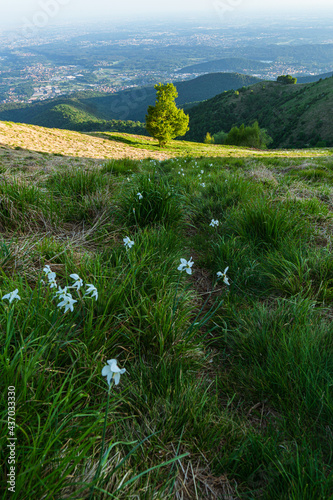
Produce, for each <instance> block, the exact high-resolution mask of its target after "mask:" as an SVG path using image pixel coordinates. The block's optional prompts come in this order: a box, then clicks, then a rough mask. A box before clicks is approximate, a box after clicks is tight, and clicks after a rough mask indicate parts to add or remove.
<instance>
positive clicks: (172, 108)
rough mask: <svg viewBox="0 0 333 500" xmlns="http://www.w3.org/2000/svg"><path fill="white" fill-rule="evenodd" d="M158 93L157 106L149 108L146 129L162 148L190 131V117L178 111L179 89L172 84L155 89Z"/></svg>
mask: <svg viewBox="0 0 333 500" xmlns="http://www.w3.org/2000/svg"><path fill="white" fill-rule="evenodd" d="M154 88H155V89H156V91H157V97H156V104H155V106H149V107H148V112H147V115H146V128H147V131H148V132H149V134H150V135H151V136H152V137H154V138H155V139H157V140H158V142H159V145H160V147H163V146H165V145H166V144H167V143H168V142H169V141H170V140H171V139H174V138H175V137H179V136H182V135H184V134H185V133H186V132H187V131H188V130H189V127H188V122H189V117H188V115H185V113H184V111H183V110H182V109H178V108H177V106H176V104H175V99H176V97H177V96H178V93H177V89H176V87H175V86H174V85H173V84H172V83H167V84H166V85H162V84H161V83H159V84H157V85H155V87H154Z"/></svg>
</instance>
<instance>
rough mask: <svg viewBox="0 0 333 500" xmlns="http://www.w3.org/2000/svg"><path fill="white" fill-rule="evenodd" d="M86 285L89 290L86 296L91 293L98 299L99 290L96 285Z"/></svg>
mask: <svg viewBox="0 0 333 500" xmlns="http://www.w3.org/2000/svg"><path fill="white" fill-rule="evenodd" d="M86 287H87V291H86V293H85V296H86V295H88V294H89V293H91V295H90V298H92V299H93V298H94V297H95V298H96V300H97V299H98V292H97V288H95V287H94V285H91V284H89V283H88V284H86Z"/></svg>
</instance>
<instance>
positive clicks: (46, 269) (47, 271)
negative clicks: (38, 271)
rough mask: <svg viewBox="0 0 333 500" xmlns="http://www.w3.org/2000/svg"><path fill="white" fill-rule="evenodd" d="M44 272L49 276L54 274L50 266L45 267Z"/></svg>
mask: <svg viewBox="0 0 333 500" xmlns="http://www.w3.org/2000/svg"><path fill="white" fill-rule="evenodd" d="M43 271H44V273H45V274H49V273H51V272H52V271H51V268H50V266H45V267H44V269H43Z"/></svg>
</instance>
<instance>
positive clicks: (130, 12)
mask: <svg viewBox="0 0 333 500" xmlns="http://www.w3.org/2000/svg"><path fill="white" fill-rule="evenodd" d="M0 1H1V4H2V5H1V7H0V24H1V25H4V24H7V23H8V24H9V23H10V24H12V23H15V24H23V23H24V22H26V20H27V19H28V20H30V21H33V20H35V21H36V22H37V23H38V22H39V23H41V24H43V19H44V20H45V16H48V18H49V20H51V21H53V22H60V23H62V22H68V21H71V22H74V21H76V20H77V21H82V19H84V18H87V19H88V20H89V19H91V20H92V19H93V18H94V19H97V18H103V19H104V20H105V21H107V20H108V19H109V20H110V21H111V20H112V19H116V18H118V17H119V16H122V17H124V16H129V17H133V16H135V15H140V16H146V15H158V14H161V16H162V15H165V13H168V14H171V15H172V13H174V12H175V13H176V12H178V13H179V12H185V13H188V15H191V14H194V13H195V12H197V11H203V12H204V13H205V14H207V15H208V16H210V15H211V16H212V17H214V16H216V15H217V14H218V15H219V16H221V15H223V14H224V13H225V14H227V15H230V13H232V15H233V17H235V16H237V15H238V14H239V15H246V13H252V14H255V13H257V12H260V13H261V14H262V15H264V14H270V13H273V12H274V11H275V12H281V11H283V10H287V11H289V12H295V11H297V12H299V13H300V15H301V14H304V12H305V11H306V10H311V11H312V12H313V14H316V13H318V14H319V13H320V11H322V10H329V11H331V12H332V17H333V7H332V0H316V1H315V2H314V1H313V0H278V1H277V2H274V3H273V2H271V1H269V0H164V1H162V2H161V1H160V0H125V1H120V0H9V1H6V0H0ZM3 4H5V5H3ZM332 22H333V20H332Z"/></svg>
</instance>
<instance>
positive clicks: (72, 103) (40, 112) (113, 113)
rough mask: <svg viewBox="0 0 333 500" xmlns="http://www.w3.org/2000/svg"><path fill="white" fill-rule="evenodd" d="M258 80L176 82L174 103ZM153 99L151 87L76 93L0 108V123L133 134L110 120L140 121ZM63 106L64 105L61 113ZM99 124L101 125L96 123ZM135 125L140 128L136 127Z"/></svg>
mask: <svg viewBox="0 0 333 500" xmlns="http://www.w3.org/2000/svg"><path fill="white" fill-rule="evenodd" d="M258 81H259V79H258V78H255V77H251V76H246V75H239V74H237V73H216V74H212V75H204V76H202V77H199V78H195V79H193V80H189V81H186V82H179V83H176V87H177V90H178V93H179V97H178V99H177V104H178V105H182V104H185V103H188V102H194V101H202V100H204V99H209V98H210V97H213V96H215V95H216V94H219V93H220V92H223V91H224V90H228V89H231V88H238V87H240V86H243V85H251V84H253V83H256V82H258ZM155 99H156V91H155V89H154V87H142V88H134V89H129V90H124V91H122V92H118V93H116V94H97V95H96V93H89V92H86V93H81V94H76V96H74V97H68V98H61V99H52V100H49V101H39V102H36V103H32V104H4V105H1V106H0V120H6V121H14V122H20V123H31V124H34V125H42V126H48V127H51V126H53V120H54V121H55V125H54V126H55V127H58V128H70V129H73V130H94V129H95V130H96V129H98V130H100V129H104V130H115V129H117V130H119V131H127V132H133V133H136V132H139V130H137V131H136V130H133V129H131V127H132V126H133V124H132V123H128V122H127V123H126V124H121V123H115V122H114V121H113V120H122V121H123V120H135V121H141V122H144V121H145V115H146V112H147V108H148V106H149V105H150V104H155ZM59 106H60V108H59ZM64 106H66V109H65V110H64ZM111 120H112V121H111ZM110 121H111V123H110ZM99 122H101V123H100V124H99ZM105 122H107V123H105ZM137 126H138V127H140V124H137ZM103 127H104V128H103ZM108 127H109V128H108ZM117 127H118V128H117ZM125 127H127V130H126V128H125Z"/></svg>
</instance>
